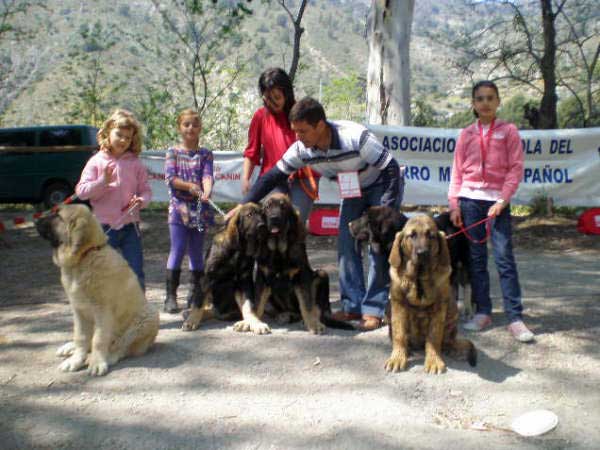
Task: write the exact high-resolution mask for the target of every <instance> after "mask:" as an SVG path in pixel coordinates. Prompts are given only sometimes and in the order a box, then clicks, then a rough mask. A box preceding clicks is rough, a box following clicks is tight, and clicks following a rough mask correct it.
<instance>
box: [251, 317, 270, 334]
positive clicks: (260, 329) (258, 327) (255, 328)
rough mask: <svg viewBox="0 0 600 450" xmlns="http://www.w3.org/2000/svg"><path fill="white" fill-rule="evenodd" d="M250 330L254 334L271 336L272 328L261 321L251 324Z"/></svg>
mask: <svg viewBox="0 0 600 450" xmlns="http://www.w3.org/2000/svg"><path fill="white" fill-rule="evenodd" d="M250 330H251V331H252V332H253V333H254V334H270V333H271V327H270V326H269V325H267V324H266V323H264V322H261V321H260V320H256V321H251V322H250Z"/></svg>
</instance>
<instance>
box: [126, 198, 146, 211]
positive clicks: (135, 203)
mask: <svg viewBox="0 0 600 450" xmlns="http://www.w3.org/2000/svg"><path fill="white" fill-rule="evenodd" d="M142 202H143V200H142V197H138V196H137V195H134V196H133V197H131V200H129V204H128V205H127V209H128V210H131V211H133V210H134V209H135V208H139V207H141V206H142Z"/></svg>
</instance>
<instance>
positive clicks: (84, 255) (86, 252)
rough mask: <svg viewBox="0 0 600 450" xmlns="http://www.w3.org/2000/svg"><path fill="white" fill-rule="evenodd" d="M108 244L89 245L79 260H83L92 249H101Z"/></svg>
mask: <svg viewBox="0 0 600 450" xmlns="http://www.w3.org/2000/svg"><path fill="white" fill-rule="evenodd" d="M105 245H106V244H104V245H96V246H94V247H88V248H86V249H85V250H84V251H83V252H82V253H81V256H80V257H79V260H80V261H81V260H82V259H83V258H85V257H86V256H87V255H88V253H90V252H91V251H92V250H100V249H101V248H102V247H104V246H105Z"/></svg>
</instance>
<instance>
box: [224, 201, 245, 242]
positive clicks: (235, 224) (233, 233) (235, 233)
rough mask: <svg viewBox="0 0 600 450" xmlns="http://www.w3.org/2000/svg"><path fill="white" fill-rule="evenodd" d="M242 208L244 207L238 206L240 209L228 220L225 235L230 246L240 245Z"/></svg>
mask: <svg viewBox="0 0 600 450" xmlns="http://www.w3.org/2000/svg"><path fill="white" fill-rule="evenodd" d="M241 210H242V208H238V210H237V211H236V212H235V213H234V214H233V216H231V218H230V219H229V222H227V227H226V228H225V236H226V237H227V241H228V242H227V245H228V246H234V247H238V246H239V245H240V236H239V221H240V212H241Z"/></svg>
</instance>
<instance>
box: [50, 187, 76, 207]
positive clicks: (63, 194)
mask: <svg viewBox="0 0 600 450" xmlns="http://www.w3.org/2000/svg"><path fill="white" fill-rule="evenodd" d="M72 193H73V191H72V189H71V187H70V186H69V185H68V184H67V183H64V182H61V181H56V182H54V183H50V184H49V185H48V186H46V189H44V196H43V198H44V205H46V207H47V208H52V207H53V206H54V205H58V204H60V203H62V202H64V201H65V200H66V199H67V197H69V196H70V195H71V194H72Z"/></svg>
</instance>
